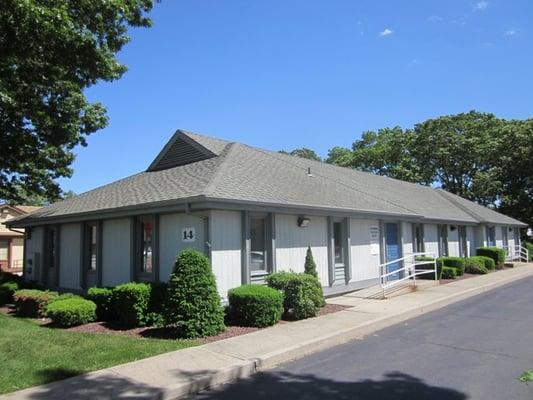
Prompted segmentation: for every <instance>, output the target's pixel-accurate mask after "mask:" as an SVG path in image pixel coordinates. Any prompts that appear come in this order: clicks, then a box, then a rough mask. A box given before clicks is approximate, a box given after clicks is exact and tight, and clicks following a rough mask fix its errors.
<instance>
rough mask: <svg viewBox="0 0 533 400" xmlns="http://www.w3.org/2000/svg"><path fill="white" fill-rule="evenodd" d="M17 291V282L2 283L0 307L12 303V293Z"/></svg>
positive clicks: (0, 285) (0, 287) (0, 286)
mask: <svg viewBox="0 0 533 400" xmlns="http://www.w3.org/2000/svg"><path fill="white" fill-rule="evenodd" d="M17 290H19V284H18V283H17V282H4V283H2V284H0V305H2V304H6V303H11V302H13V293H15V292H16V291H17Z"/></svg>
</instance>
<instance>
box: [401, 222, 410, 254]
mask: <svg viewBox="0 0 533 400" xmlns="http://www.w3.org/2000/svg"><path fill="white" fill-rule="evenodd" d="M402 242H403V248H402V257H405V256H408V255H409V254H413V227H412V225H411V223H409V222H402Z"/></svg>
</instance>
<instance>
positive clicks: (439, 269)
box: [415, 256, 442, 281]
mask: <svg viewBox="0 0 533 400" xmlns="http://www.w3.org/2000/svg"><path fill="white" fill-rule="evenodd" d="M415 261H416V262H421V261H431V263H428V264H419V265H416V266H415V268H416V270H422V269H432V268H433V261H435V259H434V258H433V257H428V256H417V257H415ZM441 275H442V262H439V261H438V260H437V280H440V279H441ZM416 278H417V279H424V280H430V281H434V280H435V273H427V274H422V275H418V276H417V277H416Z"/></svg>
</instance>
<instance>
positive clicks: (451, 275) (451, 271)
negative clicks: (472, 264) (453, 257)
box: [441, 267, 457, 279]
mask: <svg viewBox="0 0 533 400" xmlns="http://www.w3.org/2000/svg"><path fill="white" fill-rule="evenodd" d="M455 278H457V268H452V267H442V274H441V279H455Z"/></svg>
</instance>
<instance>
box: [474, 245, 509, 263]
mask: <svg viewBox="0 0 533 400" xmlns="http://www.w3.org/2000/svg"><path fill="white" fill-rule="evenodd" d="M476 255H477V256H485V257H490V258H492V259H493V260H494V263H495V264H496V266H499V265H503V263H504V262H505V250H504V249H500V248H499V247H478V248H477V249H476Z"/></svg>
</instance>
